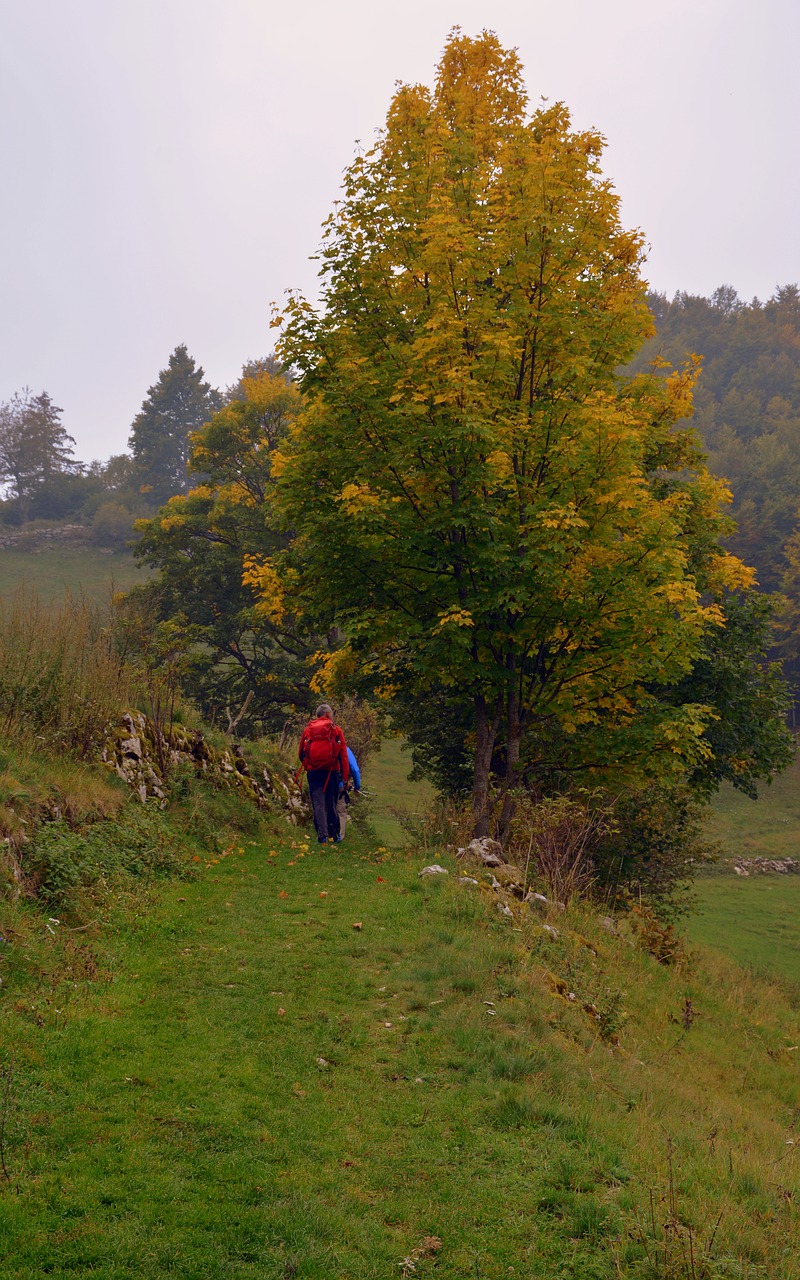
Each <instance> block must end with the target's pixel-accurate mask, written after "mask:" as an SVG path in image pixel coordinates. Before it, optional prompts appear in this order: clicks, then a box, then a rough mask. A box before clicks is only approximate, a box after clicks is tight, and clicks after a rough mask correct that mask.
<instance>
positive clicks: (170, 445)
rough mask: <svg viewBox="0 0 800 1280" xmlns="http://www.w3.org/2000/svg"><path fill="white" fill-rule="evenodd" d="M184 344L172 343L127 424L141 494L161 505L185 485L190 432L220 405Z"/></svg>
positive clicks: (197, 429) (186, 488)
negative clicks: (165, 363) (165, 360)
mask: <svg viewBox="0 0 800 1280" xmlns="http://www.w3.org/2000/svg"><path fill="white" fill-rule="evenodd" d="M203 379H204V373H203V370H202V368H200V367H199V366H198V365H197V364H195V361H194V359H193V358H192V356H190V355H189V353H188V351H187V350H186V347H185V345H183V344H182V345H181V346H178V347H176V348H175V350H174V351H173V353H172V355H171V356H170V358H169V364H168V366H167V368H166V369H162V370H161V372H160V374H159V375H158V381H157V382H156V383H155V384H154V385H153V386H152V387H150V388H149V390H148V392H147V399H146V400H145V401H144V403H143V404H142V407H141V410H140V412H139V413H138V414H137V416H136V418H135V419H134V421H133V424H132V426H131V435H130V447H131V453H132V454H133V457H134V461H135V463H136V467H137V470H138V473H139V485H140V489H141V491H142V493H145V494H147V496H148V500H149V502H150V503H152V505H153V506H155V507H158V506H161V505H162V503H164V502H166V501H167V499H168V498H171V497H172V496H173V494H176V493H188V492H189V488H190V479H189V477H190V474H191V468H190V455H191V446H190V444H189V436H190V435H191V433H192V432H193V431H199V430H200V428H201V427H202V426H203V425H204V423H206V422H208V420H209V418H211V416H212V415H213V414H214V413H215V412H216V411H217V409H218V408H219V407H220V403H221V400H220V396H219V392H217V391H215V390H214V389H213V388H212V387H211V386H210V384H209V383H208V382H205V381H204V380H203Z"/></svg>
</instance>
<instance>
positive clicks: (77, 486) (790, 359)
mask: <svg viewBox="0 0 800 1280" xmlns="http://www.w3.org/2000/svg"><path fill="white" fill-rule="evenodd" d="M648 301H649V305H650V308H651V310H652V313H653V315H654V318H655V322H656V329H657V333H656V336H655V337H653V338H652V339H651V340H650V341H649V342H648V343H647V344H646V346H645V347H644V348H643V349H642V351H641V352H640V354H639V356H638V357H637V359H636V361H635V364H634V368H635V369H641V368H644V367H645V366H646V365H647V364H648V363H650V362H652V361H654V360H658V359H662V360H665V361H668V362H669V363H670V364H672V365H682V364H684V363H685V362H686V361H687V360H688V359H689V358H691V357H692V356H695V355H696V356H699V357H701V360H702V366H701V372H700V376H699V378H698V382H697V386H696V388H695V393H694V404H695V413H694V418H693V424H692V425H693V426H694V427H695V429H696V430H697V432H698V433H699V435H700V437H701V439H702V441H703V445H704V447H705V449H706V450H707V452H708V455H709V464H710V468H711V470H712V471H713V472H715V473H716V474H717V475H720V476H723V477H724V478H725V479H726V480H727V481H728V483H729V484H730V487H731V489H732V491H733V504H732V508H731V511H732V515H733V517H734V518H735V520H736V522H737V526H738V529H737V532H736V533H734V534H733V535H732V536H731V538H730V539H729V545H730V548H731V550H732V551H734V552H735V553H736V554H737V555H738V556H740V557H741V558H742V559H743V560H745V561H746V562H747V563H748V564H751V565H753V566H754V567H755V569H756V572H757V575H758V583H759V586H760V587H761V589H762V590H763V591H766V592H781V593H783V594H784V595H785V596H786V597H787V600H788V605H787V607H786V609H785V610H784V613H783V634H782V637H781V642H780V650H781V653H782V655H783V656H784V658H787V659H790V660H793V664H794V663H796V662H797V659H798V657H799V656H800V524H799V523H798V514H799V509H800V290H799V289H798V287H797V286H796V285H785V286H783V287H781V288H778V289H777V290H776V292H775V294H774V296H773V297H772V298H770V299H769V301H767V302H763V303H762V302H760V301H759V300H758V299H757V298H756V299H753V301H752V302H749V303H745V302H742V300H741V299H740V298H739V297H738V295H737V294H736V292H735V290H734V289H732V288H730V287H729V286H723V287H721V288H719V289H717V290H716V292H715V293H714V294H712V296H711V297H710V298H702V297H696V296H693V295H691V294H687V293H678V294H676V296H675V297H674V298H673V299H672V300H671V301H669V300H668V299H667V298H666V296H665V295H663V294H659V293H651V294H650V295H649V298H648ZM276 368H277V366H276V364H275V362H274V360H272V359H271V358H269V357H268V358H266V359H264V360H258V361H250V362H248V363H247V364H245V366H244V368H243V377H246V376H252V375H253V374H254V373H257V372H258V371H259V370H262V369H270V370H271V371H275V370H276ZM240 387H241V381H240V382H239V383H237V384H235V385H234V386H233V387H229V388H228V389H227V390H225V391H218V390H215V389H214V388H212V387H211V386H210V385H209V384H208V383H207V382H206V381H205V380H204V374H203V370H202V368H200V367H199V366H198V365H197V364H196V362H195V360H194V359H193V358H192V357H191V356H190V355H189V353H188V351H187V349H186V347H185V346H179V347H177V348H176V350H175V351H174V352H173V353H172V355H171V356H170V358H169V361H168V364H167V366H166V368H165V369H163V370H162V371H161V372H160V374H159V375H158V378H157V379H156V381H155V383H154V384H153V386H151V387H150V388H149V389H148V391H147V395H146V396H145V399H144V401H143V404H142V408H141V410H140V412H139V414H138V415H137V417H136V418H135V420H134V422H133V423H132V424H131V432H130V439H129V451H128V452H126V453H123V454H120V455H118V456H116V457H112V458H110V459H109V460H108V461H106V462H92V463H89V464H86V463H83V462H80V461H78V460H77V459H76V458H75V457H74V452H73V450H74V440H73V439H72V438H71V437H70V436H69V435H68V434H67V432H66V429H65V428H64V426H63V425H62V422H61V410H60V409H59V408H58V407H57V406H56V405H55V403H54V401H53V400H52V399H51V398H50V394H49V393H48V392H46V391H43V392H41V393H39V394H36V395H34V394H33V393H31V392H30V391H23V392H20V393H18V394H17V395H16V396H14V397H12V399H11V400H10V401H8V402H6V403H4V404H0V485H2V486H3V490H4V495H5V496H4V497H3V499H2V500H0V521H2V522H3V523H5V524H8V525H22V524H25V523H28V522H30V521H34V520H46V521H71V522H77V523H81V524H85V525H87V526H88V527H90V528H91V529H92V532H93V535H94V536H95V538H96V540H97V541H98V542H100V543H105V544H107V545H112V546H114V545H117V546H124V545H126V544H127V543H128V542H129V541H130V539H131V538H132V537H133V524H134V520H135V519H136V518H137V517H138V516H148V515H152V514H154V512H155V511H156V510H157V509H158V508H159V507H160V506H161V505H163V503H164V502H166V501H167V499H168V498H169V497H170V496H171V495H172V494H175V493H185V492H187V490H188V488H189V487H190V486H191V484H193V483H197V482H199V481H200V480H201V479H202V477H199V476H194V475H192V474H191V472H190V470H189V458H190V450H189V444H188V439H189V436H190V434H191V433H192V432H193V431H197V430H198V429H199V428H200V427H201V426H202V425H203V424H204V423H205V422H206V421H207V420H208V419H209V418H211V417H212V416H213V414H215V413H216V412H217V411H218V410H219V409H220V408H221V407H222V406H223V405H224V404H226V403H230V401H231V400H232V399H235V398H236V397H237V396H238V395H239V394H240V390H239V389H240Z"/></svg>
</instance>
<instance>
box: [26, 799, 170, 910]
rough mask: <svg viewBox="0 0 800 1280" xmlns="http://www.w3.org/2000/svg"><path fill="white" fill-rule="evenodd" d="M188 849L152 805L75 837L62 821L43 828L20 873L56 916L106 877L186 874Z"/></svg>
mask: <svg viewBox="0 0 800 1280" xmlns="http://www.w3.org/2000/svg"><path fill="white" fill-rule="evenodd" d="M189 865H190V864H189V857H188V845H186V844H181V843H180V842H179V841H178V840H176V838H175V830H174V827H170V825H169V822H168V819H167V817H166V816H165V815H164V814H163V813H162V812H161V811H160V810H159V809H158V808H157V807H156V806H155V805H153V804H146V805H140V804H133V803H131V804H130V805H129V806H128V807H127V808H126V809H125V810H124V811H123V813H122V815H121V816H120V818H119V820H118V821H116V822H113V823H109V822H101V823H96V824H95V825H93V826H91V827H89V828H88V829H87V830H85V831H74V830H72V829H71V828H70V827H69V826H68V825H67V823H66V822H64V821H63V820H57V821H55V822H46V823H44V824H43V825H42V826H41V827H39V828H38V830H37V831H36V833H35V835H34V838H33V840H32V841H31V843H30V844H29V845H28V846H26V848H25V851H24V858H23V868H24V871H25V875H26V878H27V880H28V883H29V885H30V886H31V888H32V889H33V890H34V891H35V893H36V895H37V897H39V898H40V899H41V900H42V901H43V902H45V903H46V904H47V905H48V906H49V907H51V908H52V909H54V910H60V909H63V908H65V907H68V906H70V905H71V901H72V899H73V898H74V896H75V894H76V891H77V890H79V889H87V888H88V889H91V888H92V887H93V886H94V885H96V884H101V883H103V882H105V881H106V880H107V879H108V878H109V877H111V876H114V875H117V874H120V873H124V874H127V875H130V876H134V877H142V876H163V875H175V874H185V873H186V872H187V871H188V869H189Z"/></svg>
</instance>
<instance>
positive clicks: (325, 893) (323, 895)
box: [319, 889, 328, 898]
mask: <svg viewBox="0 0 800 1280" xmlns="http://www.w3.org/2000/svg"><path fill="white" fill-rule="evenodd" d="M319 896H320V897H321V898H327V896H328V890H327V889H323V890H322V893H321V894H320V895H319Z"/></svg>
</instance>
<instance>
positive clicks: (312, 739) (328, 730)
mask: <svg viewBox="0 0 800 1280" xmlns="http://www.w3.org/2000/svg"><path fill="white" fill-rule="evenodd" d="M341 746H342V735H341V732H340V730H339V729H337V727H336V725H335V724H334V723H333V721H332V720H329V719H328V718H327V716H321V717H320V719H319V720H310V721H309V722H308V724H307V725H306V727H305V729H304V730H303V740H302V742H301V743H300V760H301V761H302V764H303V766H304V768H305V770H306V772H308V770H309V769H335V768H336V766H337V765H338V763H339V751H340V749H341Z"/></svg>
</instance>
